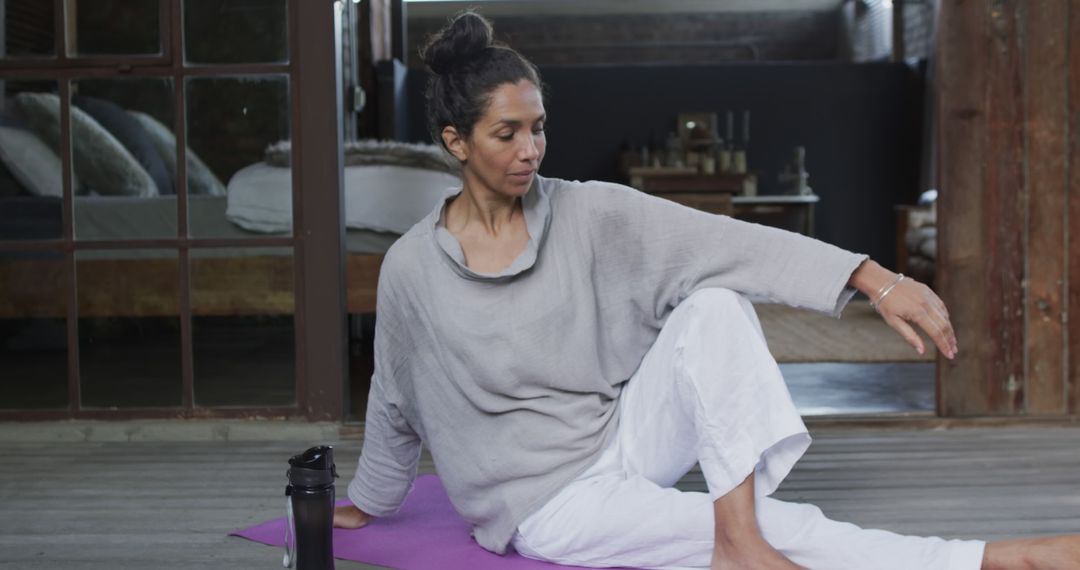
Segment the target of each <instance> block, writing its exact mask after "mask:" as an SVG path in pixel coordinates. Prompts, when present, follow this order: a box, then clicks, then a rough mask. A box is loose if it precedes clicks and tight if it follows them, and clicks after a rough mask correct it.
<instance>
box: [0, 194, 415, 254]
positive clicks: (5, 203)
mask: <svg viewBox="0 0 1080 570" xmlns="http://www.w3.org/2000/svg"><path fill="white" fill-rule="evenodd" d="M227 206H228V203H227V198H226V197H225V196H190V197H189V199H188V228H189V234H190V235H191V236H192V237H195V238H215V239H222V238H224V239H252V238H260V237H279V236H288V235H290V234H289V232H277V233H273V234H267V233H256V232H251V231H247V230H245V229H243V228H241V227H239V226H237V225H236V224H234V223H232V222H230V221H229V220H228V219H227V218H226V216H225V210H226V208H227ZM61 210H62V205H61V202H60V200H59V199H57V198H26V197H20V198H4V199H0V228H3V229H4V231H3V234H4V235H3V239H10V240H18V239H50V238H57V237H59V235H60V219H61ZM8 222H11V223H8ZM74 224H75V227H74V230H75V237H76V239H77V240H125V239H162V238H165V239H168V238H173V237H176V235H177V230H176V196H155V197H148V198H141V197H134V196H78V197H76V198H75V208H74ZM398 237H400V234H398V233H394V232H384V231H372V230H356V229H350V230H348V231H346V232H345V248H346V251H348V253H350V254H381V253H385V252H386V250H388V249H389V248H390V245H391V244H393V243H394V242H395V241H396V240H397V238H398ZM193 252H194V253H193V255H196V256H198V257H244V256H253V255H274V254H276V255H287V254H289V252H290V248H287V247H270V248H266V247H222V248H199V249H197V250H193ZM78 255H79V259H94V258H108V259H117V258H127V259H131V258H139V257H147V258H152V257H160V256H161V252H160V251H149V250H110V251H106V250H98V251H92V250H80V251H79V254H78Z"/></svg>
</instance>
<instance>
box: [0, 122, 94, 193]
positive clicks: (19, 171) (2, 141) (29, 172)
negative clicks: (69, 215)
mask: <svg viewBox="0 0 1080 570" xmlns="http://www.w3.org/2000/svg"><path fill="white" fill-rule="evenodd" d="M0 160H2V161H4V165H5V166H7V169H8V170H9V171H11V175H12V176H14V177H15V180H18V181H19V184H22V186H23V188H26V190H27V191H28V192H30V193H31V194H33V195H34V196H53V197H56V198H59V197H61V196H63V194H64V182H63V178H62V175H63V166H62V165H61V164H60V157H59V156H57V155H56V153H55V152H53V150H52V149H51V148H49V146H48V145H46V144H45V143H44V142H42V140H41V139H39V138H38V137H37V136H36V135H35V134H34V133H32V132H30V131H26V130H23V129H17V128H14V127H0ZM72 182H73V183H74V180H73V181H72ZM73 187H77V185H74V184H73Z"/></svg>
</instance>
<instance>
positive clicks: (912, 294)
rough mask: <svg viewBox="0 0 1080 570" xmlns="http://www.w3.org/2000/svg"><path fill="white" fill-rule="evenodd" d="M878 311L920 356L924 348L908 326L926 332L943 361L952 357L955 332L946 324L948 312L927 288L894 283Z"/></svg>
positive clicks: (920, 340)
mask: <svg viewBox="0 0 1080 570" xmlns="http://www.w3.org/2000/svg"><path fill="white" fill-rule="evenodd" d="M877 308H878V311H879V312H880V313H881V316H882V317H884V318H885V321H886V322H887V323H888V324H889V326H891V327H893V328H894V329H896V330H897V332H899V333H900V335H901V336H903V337H904V340H906V341H907V342H908V344H910V345H911V346H913V347H915V349H916V350H917V351H919V354H923V352H924V351H925V346H924V344H923V342H922V339H921V338H919V335H918V334H917V333H916V332H915V330H914V328H912V326H913V325H914V326H917V327H919V328H921V329H922V330H923V331H925V332H926V334H927V336H928V337H930V340H931V341H933V343H934V345H936V346H937V347H938V350H940V351H941V353H942V354H944V355H945V356H946V357H947V358H949V359H952V358H955V357H956V352H957V344H956V332H955V331H954V330H953V326H952V323H951V322H950V321H949V311H948V309H947V308H946V307H945V303H944V302H942V301H941V298H939V297H938V296H937V295H935V294H934V292H933V291H931V290H930V288H929V287H927V286H926V285H923V284H922V283H919V282H917V281H914V280H911V279H904V280H903V281H901V282H900V283H897V285H896V287H895V290H893V291H891V292H890V294H889V295H888V296H887V297H886V298H884V299H882V300H881V302H880V303H879V304H878V307H877Z"/></svg>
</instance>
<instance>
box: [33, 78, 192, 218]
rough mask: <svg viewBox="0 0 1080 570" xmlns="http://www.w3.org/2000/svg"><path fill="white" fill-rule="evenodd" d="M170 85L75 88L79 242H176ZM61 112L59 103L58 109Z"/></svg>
mask: <svg viewBox="0 0 1080 570" xmlns="http://www.w3.org/2000/svg"><path fill="white" fill-rule="evenodd" d="M172 85H173V84H172V80H171V79H168V78H127V79H93V80H82V81H79V82H77V83H73V84H72V93H74V95H73V96H72V98H71V102H72V108H71V122H72V137H73V138H72V153H73V156H74V165H75V179H76V181H77V182H78V188H79V191H78V192H77V195H76V198H75V237H76V238H77V239H80V240H103V239H105V240H108V239H154V238H169V237H176V235H177V229H176V228H177V226H176V197H175V182H174V180H175V178H176V142H175V141H174V140H173V139H172V136H171V133H170V132H169V131H168V129H162V128H160V126H161V125H169V124H172V122H173V117H174V116H173V108H172V102H173V88H172ZM52 104H53V105H55V103H52Z"/></svg>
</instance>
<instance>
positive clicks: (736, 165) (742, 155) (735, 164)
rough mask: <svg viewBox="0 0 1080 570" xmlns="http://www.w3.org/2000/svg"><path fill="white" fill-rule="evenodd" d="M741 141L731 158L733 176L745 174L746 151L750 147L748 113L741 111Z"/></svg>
mask: <svg viewBox="0 0 1080 570" xmlns="http://www.w3.org/2000/svg"><path fill="white" fill-rule="evenodd" d="M742 127H743V128H742V140H741V141H739V143H738V144H737V145H735V150H734V151H733V152H732V156H731V170H732V172H734V173H735V174H746V149H747V147H749V146H750V111H743V124H742Z"/></svg>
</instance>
